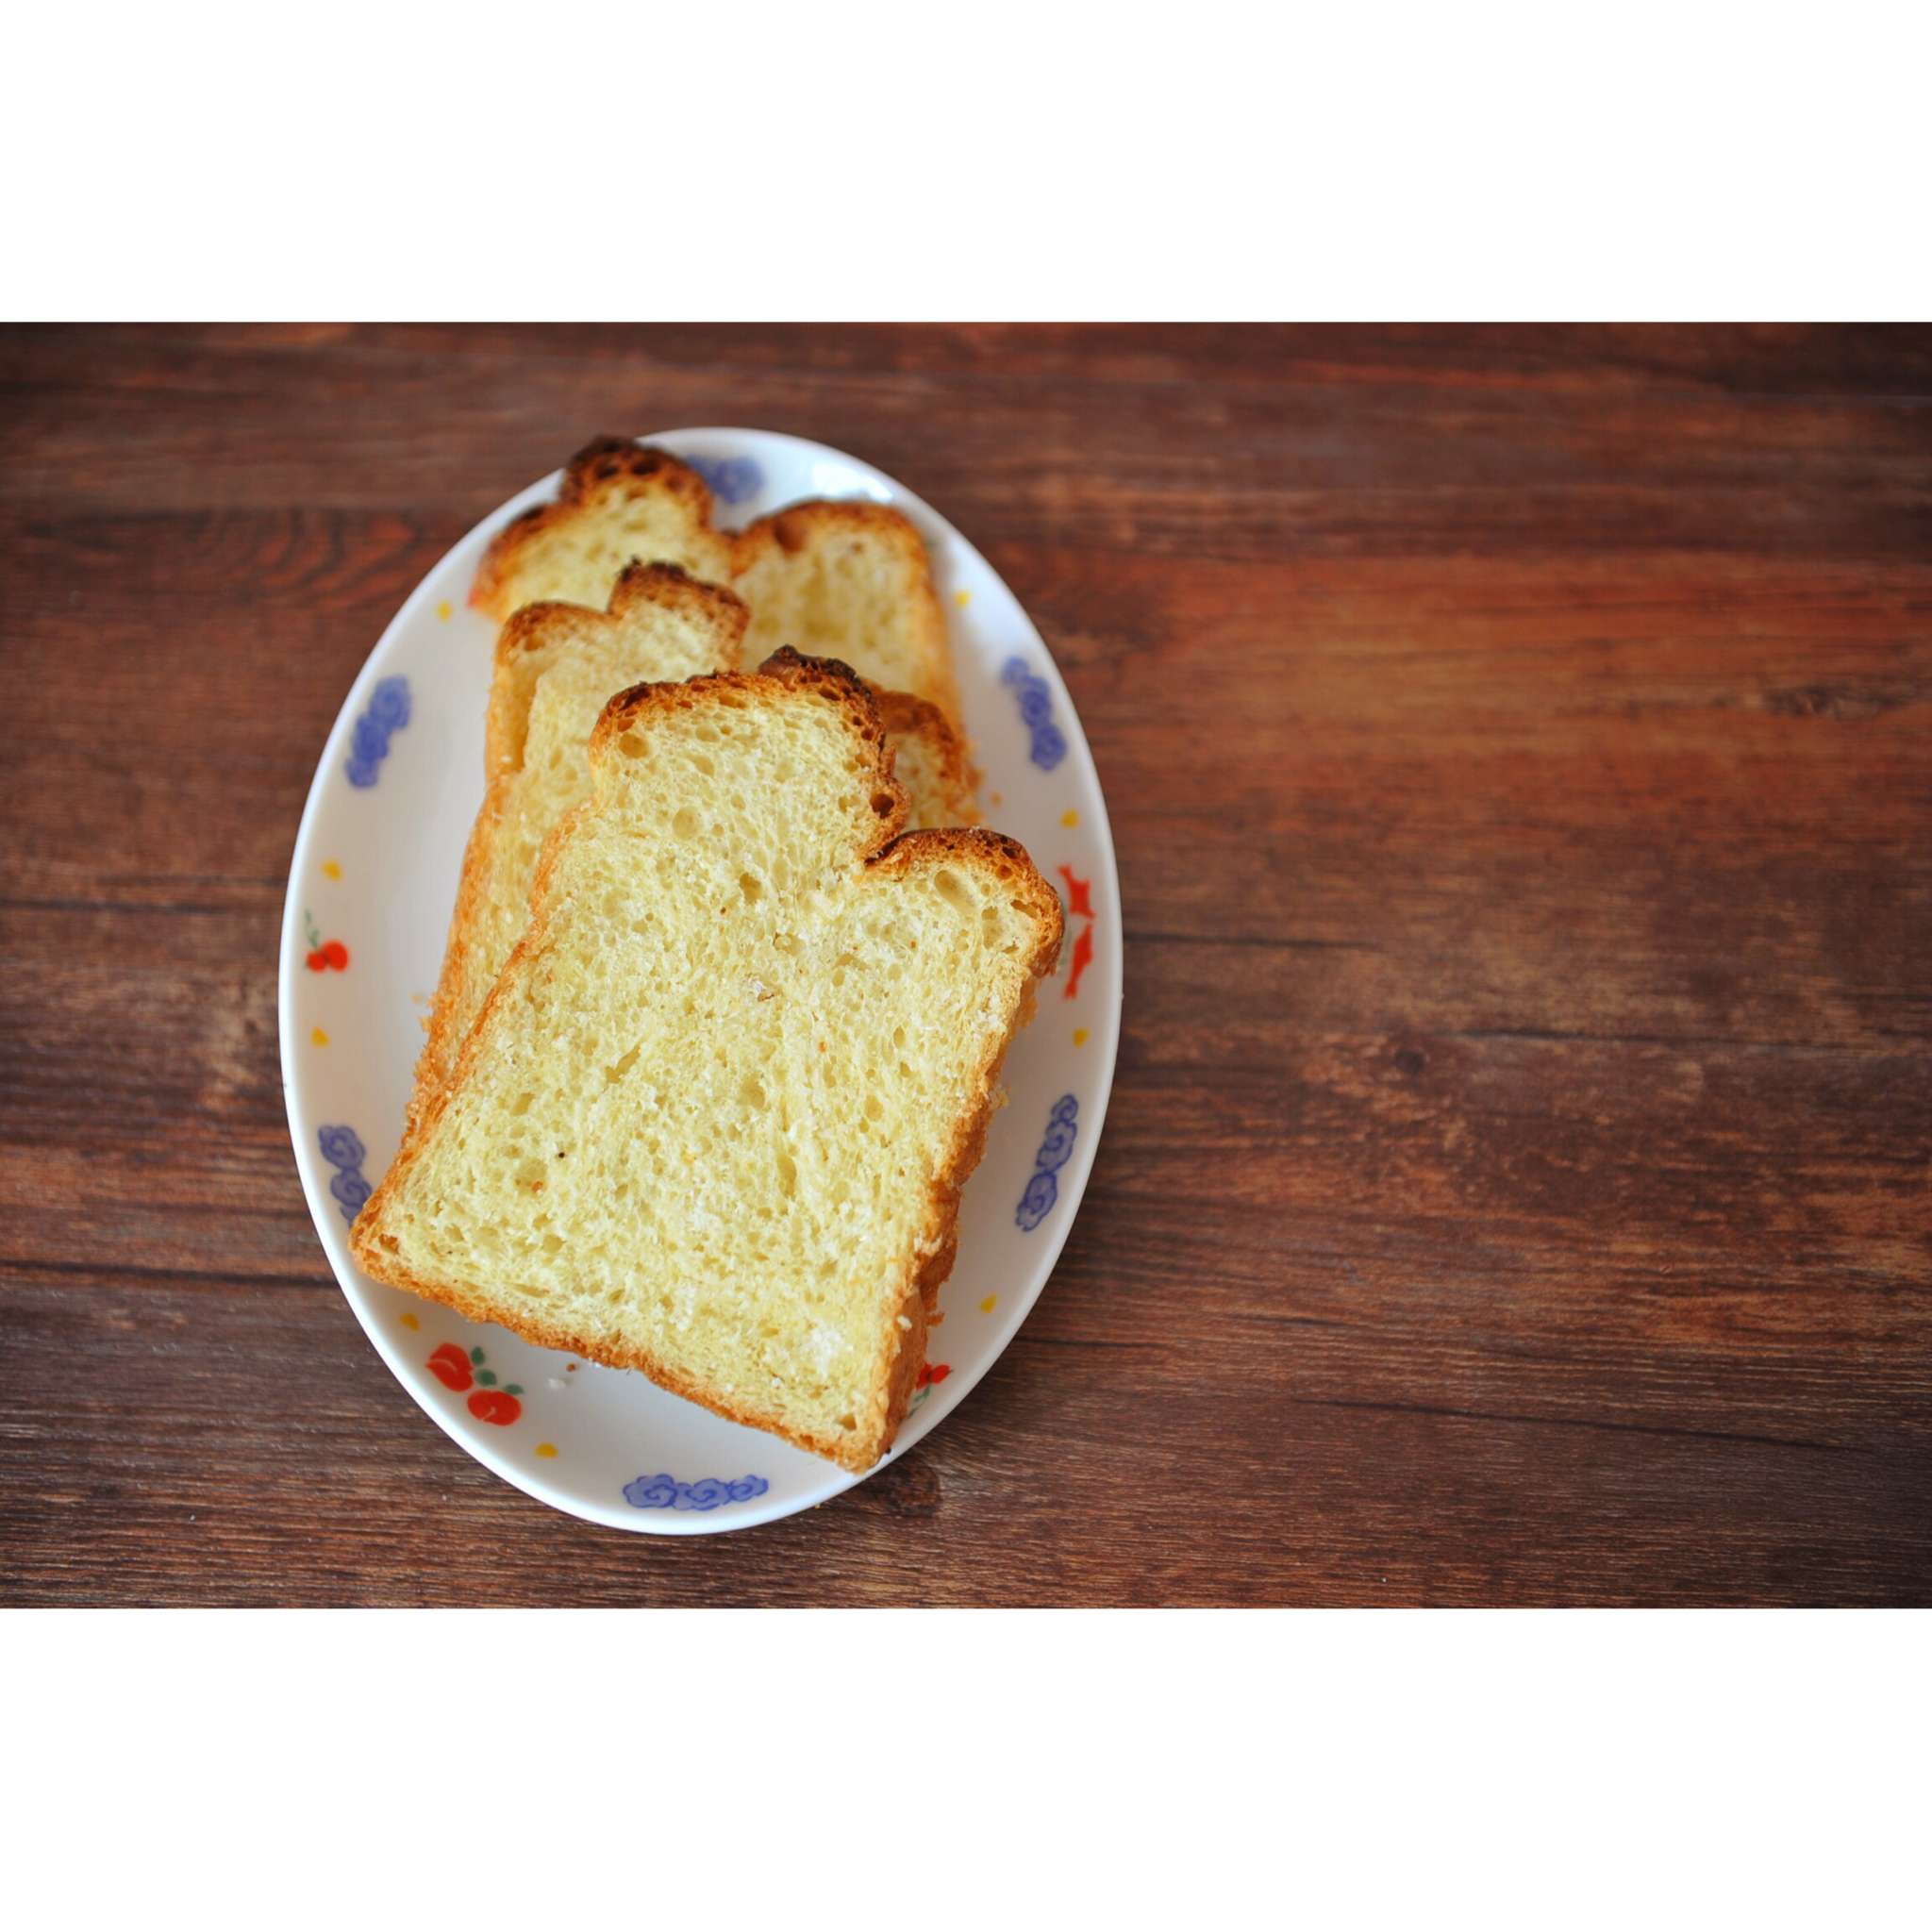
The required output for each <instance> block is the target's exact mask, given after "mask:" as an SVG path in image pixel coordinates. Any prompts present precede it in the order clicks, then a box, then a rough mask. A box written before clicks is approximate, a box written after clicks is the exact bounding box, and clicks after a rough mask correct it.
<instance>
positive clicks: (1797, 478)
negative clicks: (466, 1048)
mask: <svg viewBox="0 0 1932 1932" xmlns="http://www.w3.org/2000/svg"><path fill="white" fill-rule="evenodd" d="M685 422H739V423H748V424H757V425H762V426H769V427H773V428H777V429H785V430H790V431H792V432H794V433H798V434H804V435H808V436H815V437H818V438H821V439H822V440H824V441H830V442H833V443H835V444H839V445H841V446H844V447H848V448H851V449H853V450H855V451H857V452H858V453H859V454H862V455H864V456H866V457H868V458H871V459H872V460H874V461H875V462H878V463H879V464H881V465H882V466H883V467H885V468H886V469H888V470H890V471H891V472H893V473H894V474H896V475H900V476H901V477H902V478H903V479H904V480H905V481H906V482H907V483H908V484H909V485H910V486H911V487H912V488H914V489H916V490H918V491H920V492H921V493H922V494H924V495H925V496H927V497H928V498H929V499H930V500H931V501H932V502H934V503H935V504H936V505H937V506H938V507H939V508H941V510H942V511H944V513H945V514H946V515H948V516H949V517H950V518H952V519H953V520H954V521H955V522H956V523H957V524H958V525H959V526H960V527H961V528H962V529H964V530H965V532H966V533H967V535H968V536H969V537H971V538H972V539H973V540H974V541H976V542H978V543H979V544H980V545H981V546H982V547H983V548H985V549H986V550H987V551H988V553H989V555H990V556H991V559H992V561H993V563H994V565H995V567H996V568H997V569H999V570H1000V571H1001V573H1002V574H1003V575H1005V576H1006V577H1007V579H1008V582H1009V583H1010V584H1011V585H1012V586H1013V588H1014V590H1015V591H1017V592H1018V594H1019V595H1020V597H1021V599H1022V601H1023V602H1024V604H1025V605H1026V606H1027V608H1028V609H1029V610H1030V611H1031V612H1032V613H1033V615H1034V616H1035V618H1036V619H1037V621H1038V622H1039V623H1040V625H1041V628H1042V630H1043V632H1044V634H1045V635H1046V637H1047V640H1048V641H1049V643H1050V644H1051V646H1052V648H1053V650H1054V652H1055V655H1056V657H1057V658H1058V662H1059V664H1060V666H1061V668H1062V670H1063V671H1064V672H1065V674H1066V675H1067V678H1068V682H1069V685H1070V687H1071V689H1072V691H1073V692H1074V699H1075V701H1076V703H1077V705H1078V707H1079V710H1080V714H1081V717H1082V720H1083V722H1084V724H1085V725H1086V728H1087V732H1088V735H1089V738H1090V740H1091V743H1092V746H1093V750H1094V754H1095V758H1096V759H1097V761H1098V763H1099V767H1100V772H1101V777H1102V782H1103V784H1104V785H1105V787H1106V790H1107V793H1108V803H1109V807H1110V809H1111V812H1112V815H1113V820H1114V830H1115V838H1116V843H1117V847H1118V851H1119V857H1120V863H1121V874H1122V890H1123V894H1124V912H1125V921H1126V927H1127V955H1126V961H1125V969H1126V1008H1125V1032H1124V1041H1123V1049H1122V1057H1121V1063H1120V1073H1119V1079H1118V1083H1117V1085H1116V1089H1115V1093H1114V1099H1113V1106H1112V1110H1111V1112H1110V1114H1109V1117H1108V1124H1107V1128H1106V1133H1105V1136H1104V1139H1103V1141H1102V1144H1101V1147H1100V1152H1099V1158H1098V1163H1097V1165H1096V1167H1095V1170H1094V1174H1093V1179H1092V1184H1091V1189H1090V1191H1089V1193H1088V1196H1087V1201H1086V1205H1085V1207H1084V1208H1083V1211H1082V1214H1081V1216H1080V1218H1079V1221H1078V1222H1077V1224H1076V1225H1075V1228H1074V1235H1073V1238H1072V1240H1071V1241H1070V1243H1069V1245H1068V1248H1067V1250H1066V1254H1065V1256H1064V1257H1063V1259H1062V1261H1061V1263H1060V1265H1059V1268H1058V1271H1057V1273H1056V1275H1055V1277H1054V1280H1053V1282H1052V1284H1051V1285H1050V1287H1049V1289H1048V1291H1047V1292H1046V1294H1045V1296H1044V1297H1043V1298H1042V1300H1041V1304H1040V1307H1039V1308H1038V1309H1037V1310H1036V1312H1035V1313H1034V1315H1033V1316H1032V1318H1031V1319H1030V1320H1029V1321H1028V1323H1027V1324H1026V1326H1025V1328H1024V1330H1023V1331H1022V1333H1021V1335H1020V1337H1019V1339H1018V1340H1017V1341H1016V1342H1015V1344H1014V1345H1013V1347H1012V1349H1011V1350H1010V1351H1009V1352H1008V1355H1007V1357H1005V1358H1004V1359H1003V1360H1002V1362H1001V1363H1000V1365H999V1367H998V1368H997V1369H996V1371H995V1372H994V1373H993V1374H992V1375H991V1377H990V1378H989V1379H988V1381H987V1382H986V1383H985V1384H984V1385H982V1387H981V1388H980V1389H979V1390H978V1391H975V1392H974V1396H973V1398H972V1399H971V1400H970V1401H969V1402H968V1403H967V1404H966V1405H965V1406H964V1407H962V1408H961V1409H960V1411H959V1412H958V1414H957V1415H956V1416H954V1417H953V1418H951V1419H950V1420H949V1421H948V1423H947V1424H946V1426H945V1427H944V1428H943V1429H942V1430H941V1431H939V1432H938V1433H937V1434H936V1435H935V1436H934V1437H932V1438H931V1439H929V1440H928V1441H927V1442H925V1443H924V1444H923V1445H922V1446H921V1447H920V1448H919V1449H918V1450H917V1451H915V1452H913V1453H912V1454H911V1455H910V1456H909V1457H907V1458H906V1459H905V1460H904V1461H903V1462H902V1463H900V1464H899V1465H897V1466H896V1467H894V1468H893V1469H892V1470H891V1471H890V1472H888V1473H886V1474H884V1475H882V1476H881V1477H880V1478H878V1479H876V1480H874V1481H873V1482H869V1483H867V1484H864V1485H861V1486H860V1488H859V1489H858V1490H856V1491H852V1492H851V1493H850V1494H849V1495H847V1496H845V1497H843V1498H841V1499H840V1500H838V1501H837V1502H835V1503H832V1504H828V1505H826V1506H824V1507H823V1508H821V1509H818V1510H814V1511H811V1512H808V1514H807V1515H806V1516H805V1517H803V1518H794V1519H792V1520H791V1521H789V1522H786V1523H781V1524H772V1525H769V1526H767V1527H766V1528H763V1529H759V1530H755V1531H750V1532H745V1533H742V1534H740V1535H736V1536H730V1537H724V1538H713V1539H704V1540H701V1541H686V1542H674V1541H666V1540H657V1539H649V1538H636V1537H625V1536H624V1535H622V1534H620V1533H618V1532H615V1531H604V1530H599V1529H594V1528H591V1526H589V1525H586V1524H578V1523H575V1522H573V1521H571V1520H569V1519H567V1518H564V1517H561V1516H558V1515H557V1514H555V1513H554V1512H552V1511H549V1510H547V1509H545V1508H543V1507H541V1506H540V1505H537V1504H535V1503H532V1502H530V1501H529V1500H528V1499H526V1498H525V1497H523V1496H522V1495H520V1494H518V1493H517V1492H515V1491H511V1490H509V1489H508V1488H507V1487H505V1486H504V1485H503V1484H501V1483H500V1482H498V1481H497V1480H496V1479H495V1478H494V1477H492V1476H491V1475H490V1474H487V1473H486V1472H485V1471H483V1470H482V1469H480V1468H479V1467H478V1466H477V1465H475V1464H474V1463H473V1462H471V1461H470V1460H469V1459H468V1458H467V1457H465V1456H464V1455H463V1454H462V1452H461V1451H460V1450H458V1449H457V1448H456V1447H455V1446H454V1445H453V1444H452V1443H450V1442H448V1441H446V1440H445V1439H443V1438H442V1437H441V1434H440V1433H439V1432H437V1431H436V1430H435V1429H434V1428H433V1427H432V1426H431V1425H430V1424H428V1423H427V1422H426V1420H425V1419H424V1418H423V1417H422V1416H421V1414H420V1413H419V1412H418V1411H417V1410H416V1408H415V1407H414V1406H413V1404H411V1403H410V1402H409V1400H408V1398H407V1397H406V1396H405V1395H404V1394H403V1393H402V1391H401V1390H400V1389H398V1388H397V1387H396V1386H395V1384H394V1383H393V1382H392V1380H391V1378H390V1376H389V1374H388V1373H387V1371H386V1370H385V1369H384V1368H383V1367H382V1365H381V1363H380V1362H379V1361H378V1360H377V1358H376V1357H375V1354H374V1353H373V1351H371V1350H370V1348H369V1347H368V1345H367V1343H366V1342H365V1341H363V1339H362V1337H361V1335H360V1332H359V1330H358V1327H357V1326H356V1324H355V1322H354V1320H353V1318H352V1317H351V1316H350V1314H349V1311H348V1308H347V1307H346V1305H345V1304H344V1303H343V1301H342V1300H341V1295H340V1294H339V1292H338V1291H336V1289H335V1287H334V1285H333V1283H332V1281H331V1280H330V1277H329V1275H328V1273H327V1270H326V1267H325V1264H324V1261H323V1258H322V1256H321V1252H320V1249H319V1247H318V1246H317V1243H316V1241H315V1238H314V1234H313V1231H312V1229H311V1228H310V1225H309V1223H308V1215H307V1211H306V1209H305V1208H304V1206H303V1202H302V1198H301V1194H300V1191H299V1188H298V1185H297V1183H296V1179H295V1174H294V1169H293V1163H292V1158H291V1154H290V1151H289V1145H288V1135H287V1128H286V1125H285V1123H284V1120H283V1115H282V1108H281V1094H280V1080H279V1073H278V1068H277V1063H276V1047H275V944H276V935H277V930H278V920H279V913H280V906H281V898H282V892H283V888H284V883H285V880H286V875H287V868H288V863H289V857H290V852H291V847H292V842H293V838H294V832H295V827H296V824H297V821H298V819H299V816H300V812H301V806H302V800H303V797H304V795H305V793H306V790H307V787H308V779H309V776H310V774H311V773H312V771H313V768H314V763H315V759H316V758H317V756H318V755H319V752H320V749H321V746H322V743H323V741H324V739H325V735H326V732H327V730H328V727H329V725H330V724H331V723H332V721H333V719H334V717H335V714H336V711H337V709H338V708H339V706H340V704H341V698H342V696H343V694H344V692H345V691H346V690H347V688H348V685H349V682H350V680H351V678H352V677H353V675H354V674H355V672H356V670H357V668H358V666H359V664H360V663H361V661H362V659H363V658H364V657H365V656H366V655H367V653H368V651H369V649H370V648H371V646H372V645H373V643H374V641H375V638H376V637H377V636H378V635H379V633H380V631H381V629H382V627H383V625H384V624H385V623H386V622H387V621H388V619H389V617H390V616H391V614H392V612H393V610H394V609H395V608H396V606H397V605H398V604H399V603H400V602H401V601H402V599H403V597H404V596H405V595H406V594H407V592H408V590H409V589H410V587H411V586H412V585H413V584H414V583H415V582H416V580H417V579H418V578H419V577H420V576H421V575H422V574H423V572H424V571H425V570H426V569H427V568H428V566H429V565H430V564H431V563H432V562H434V560H435V559H436V558H437V557H439V556H440V555H441V553H442V551H443V550H444V549H445V548H446V547H447V546H448V545H449V544H450V543H451V542H453V541H455V540H456V539H457V538H458V536H460V535H461V534H462V532H463V531H464V530H465V529H466V528H467V527H468V526H469V525H471V524H472V523H473V522H474V521H475V518H477V517H478V516H480V515H481V514H483V513H484V512H486V511H487V510H489V509H491V508H493V507H494V506H495V505H496V504H497V503H499V502H501V501H502V500H503V499H504V498H505V497H506V496H508V495H509V494H510V493H511V492H512V491H515V490H517V489H520V488H521V487H522V486H523V485H524V484H525V483H527V482H528V481H530V480H531V479H532V478H533V477H535V476H536V475H541V473H543V472H544V471H546V470H548V469H551V468H553V467H554V466H555V465H556V464H557V463H558V461H559V460H560V459H561V458H563V457H564V456H565V455H567V454H568V452H569V451H570V450H571V449H572V448H573V447H575V444H576V443H578V442H579V441H582V440H584V439H585V438H586V437H587V436H589V435H590V434H591V433H592V432H594V431H597V430H601V429H618V430H632V431H642V430H648V429H651V428H654V427H664V426H669V425H674V424H677V423H685ZM0 542H4V545H5V553H6V555H7V556H8V558H9V560H10V564H11V569H10V572H9V583H8V596H7V598H6V600H5V607H4V615H0V649H4V653H5V666H4V669H5V672H6V689H7V691H8V694H9V695H8V724H9V727H10V728H9V729H8V731H7V732H6V733H5V734H4V738H0V745H4V750H0V824H4V827H5V841H4V844H0V962H4V967H5V971H6V974H7V979H6V984H7V995H6V998H5V1000H4V1002H0V1391H4V1400H0V1599H4V1600H5V1601H7V1602H9V1603H20V1604H28V1603H76V1604H78V1603H128V1602H132V1603H264V1604H267V1603H470V1602H512V1603H515V1602H585V1603H605V1604H641V1603H797V1604H808V1603H908V1602H910V1603H1041V1604H1047V1603H1060V1604H1116V1603H1202V1604H1237V1603H1390V1602H1429V1603H1504V1602H1509V1603H1514V1602H1541V1603H1555V1602H1564V1603H1567V1602H1612V1603H1625V1602H1628V1603H1657V1602H1698V1603H1702V1602H1805V1603H1820V1602H1860V1603H1863V1602H1874V1603H1875V1602H1911V1603H1924V1602H1925V1601H1926V1600H1927V1599H1928V1596H1932V1252H1928V1235H1932V1212H1928V1208H1932V1077H1928V1076H1932V331H1928V330H1924V329H1907V330H1872V331H1851V330H1808V329H1806V330H1800V329H1774V330H1734V329H1704V330H1682V329H1670V330H1631V329H1604V330H1560V329H1558V330H1551V329H1509V330H1480V329H1456V330H1426V329H1360V330H1348V329H1329V328H1323V329H1307V330H1241V329H1237V330H1218V329H1217V330H1193V329H1178V328H1155V327H1136V328H1129V329H1098V330H1096V329H1074V328H1051V329H1005V328H999V329H993V328H962V329H948V330H935V329H916V328H864V329H812V328H797V329H793V328H756V329H692V328H668V329H624V330H616V329H594V330H586V331H565V330H557V329H536V330H524V329H503V328H493V327H492V328H485V329H475V330H468V329H443V328H437V329H402V328H376V329H339V328H334V327H328V328H317V329H275V330H236V329H230V328H220V329H199V330H125V329H100V330H41V329H13V330H8V331H4V332H0Z"/></svg>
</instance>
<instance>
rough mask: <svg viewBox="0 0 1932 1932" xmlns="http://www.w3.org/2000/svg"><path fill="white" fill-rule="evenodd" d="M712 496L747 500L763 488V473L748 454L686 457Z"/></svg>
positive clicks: (727, 501) (726, 500) (728, 499)
mask: <svg viewBox="0 0 1932 1932" xmlns="http://www.w3.org/2000/svg"><path fill="white" fill-rule="evenodd" d="M684 460H685V461H686V462H688V463H689V464H690V465H691V468H692V469H693V470H695V471H696V472H697V473H698V475H700V476H702V477H703V478H704V479H705V481H706V482H707V483H708V484H709V485H710V486H711V493H712V495H714V496H722V497H723V498H724V501H725V502H726V503H749V502H750V501H751V499H752V498H753V497H754V496H756V495H757V494H758V491H760V490H762V489H763V488H764V487H765V473H764V472H763V471H762V470H761V469H759V468H758V464H757V463H755V462H753V460H752V459H751V458H749V457H686V458H685V459H684Z"/></svg>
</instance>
